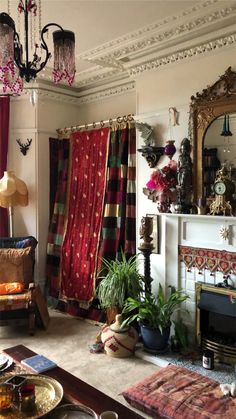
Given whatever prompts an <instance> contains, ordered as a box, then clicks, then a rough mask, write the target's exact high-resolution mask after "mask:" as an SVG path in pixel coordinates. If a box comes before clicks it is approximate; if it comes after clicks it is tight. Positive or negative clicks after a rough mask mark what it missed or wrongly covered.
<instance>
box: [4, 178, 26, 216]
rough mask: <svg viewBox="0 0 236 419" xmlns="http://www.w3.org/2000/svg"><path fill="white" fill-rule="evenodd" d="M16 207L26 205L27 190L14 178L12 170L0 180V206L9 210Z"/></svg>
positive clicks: (20, 181) (23, 183)
mask: <svg viewBox="0 0 236 419" xmlns="http://www.w3.org/2000/svg"><path fill="white" fill-rule="evenodd" d="M17 205H21V206H22V207H26V206H27V205H28V189H27V186H26V184H25V182H23V180H21V179H19V178H18V177H16V176H15V174H14V172H13V171H12V170H8V171H6V172H4V175H3V177H2V178H1V179H0V206H1V207H3V208H9V207H15V206H17Z"/></svg>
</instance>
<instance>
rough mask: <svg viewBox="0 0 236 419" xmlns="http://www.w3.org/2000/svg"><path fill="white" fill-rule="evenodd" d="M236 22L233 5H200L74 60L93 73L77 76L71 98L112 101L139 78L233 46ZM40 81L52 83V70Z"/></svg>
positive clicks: (211, 2) (217, 1)
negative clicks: (82, 62) (111, 98)
mask: <svg viewBox="0 0 236 419" xmlns="http://www.w3.org/2000/svg"><path fill="white" fill-rule="evenodd" d="M235 22H236V1H231V0H225V1H224V2H222V1H220V0H208V1H202V2H199V3H198V4H196V5H195V6H194V7H192V8H189V9H187V10H185V11H183V12H182V13H181V14H179V15H176V16H170V17H168V18H166V19H163V20H159V21H157V22H154V23H153V24H152V25H149V26H147V27H144V28H141V29H140V30H138V31H135V32H132V33H129V34H127V35H126V36H123V37H120V38H118V39H115V40H112V41H111V42H109V43H106V44H103V45H100V46H99V47H98V48H95V49H93V50H90V51H87V52H86V53H83V54H80V55H79V56H77V57H76V58H77V67H78V69H79V62H80V60H86V61H88V62H90V64H91V67H90V68H88V69H87V70H85V71H82V72H79V71H78V75H77V77H76V81H75V84H74V86H73V92H74V94H75V95H76V96H77V98H78V101H80V103H88V102H91V101H93V99H92V98H94V100H98V99H97V98H99V99H101V98H102V97H108V96H109V92H110V95H113V94H114V92H115V91H116V90H117V91H119V92H122V91H123V92H125V91H126V90H125V89H124V87H122V86H125V85H128V82H130V80H133V79H134V78H135V77H137V76H138V75H140V74H142V73H143V72H147V71H150V70H152V71H153V70H155V69H159V68H160V67H163V66H166V65H169V64H172V63H178V62H181V61H183V60H186V59H188V60H189V59H191V58H193V57H195V56H197V55H202V54H208V53H212V51H214V50H215V49H219V48H224V47H230V46H234V45H235V41H236V38H235V37H236V24H235ZM43 80H45V81H46V82H49V81H50V80H51V70H50V69H48V70H47V71H46V72H44V78H43ZM132 83H133V82H131V84H132ZM111 84H112V88H111V87H109V86H110V85H111ZM91 91H92V93H91ZM97 91H99V93H97ZM102 91H103V92H105V93H104V95H103V94H102ZM116 94H117V93H116ZM118 94H121V93H118ZM102 95H103V96H102ZM86 96H87V97H88V98H87V99H86Z"/></svg>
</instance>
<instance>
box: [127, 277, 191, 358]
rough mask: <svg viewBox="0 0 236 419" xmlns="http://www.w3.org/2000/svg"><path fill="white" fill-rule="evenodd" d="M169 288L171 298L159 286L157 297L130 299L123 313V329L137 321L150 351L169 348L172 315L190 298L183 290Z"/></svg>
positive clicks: (145, 344) (146, 296)
mask: <svg viewBox="0 0 236 419" xmlns="http://www.w3.org/2000/svg"><path fill="white" fill-rule="evenodd" d="M169 288H170V295H169V296H165V294H164V291H163V288H162V286H161V284H159V288H158V292H157V295H152V294H151V295H150V294H148V293H146V294H145V296H144V298H141V299H140V298H138V299H135V298H130V297H129V298H128V299H127V301H126V303H125V305H124V308H123V311H122V315H123V318H124V321H123V322H122V327H125V326H127V325H128V324H130V323H132V322H133V321H135V320H137V321H138V322H139V323H140V331H141V336H142V339H143V343H144V346H145V348H147V350H150V351H154V352H155V351H162V350H164V349H165V348H166V347H167V343H168V339H169V336H170V326H171V319H172V315H173V313H174V312H175V311H176V310H177V309H179V308H180V304H181V303H183V302H184V301H185V300H186V299H187V298H189V297H188V295H187V294H186V293H185V292H183V290H181V289H176V288H175V287H172V286H170V287H169Z"/></svg>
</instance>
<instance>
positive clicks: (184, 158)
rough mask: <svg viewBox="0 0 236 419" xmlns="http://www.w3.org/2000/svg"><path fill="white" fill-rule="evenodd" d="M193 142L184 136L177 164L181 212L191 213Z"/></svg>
mask: <svg viewBox="0 0 236 419" xmlns="http://www.w3.org/2000/svg"><path fill="white" fill-rule="evenodd" d="M190 153H191V144H190V141H189V139H188V138H184V139H183V140H182V141H181V143H180V155H179V159H178V165H177V178H178V186H177V189H178V196H179V205H180V206H181V212H182V213H184V214H189V213H190V208H191V197H192V176H193V175H192V169H193V164H192V159H191V156H190Z"/></svg>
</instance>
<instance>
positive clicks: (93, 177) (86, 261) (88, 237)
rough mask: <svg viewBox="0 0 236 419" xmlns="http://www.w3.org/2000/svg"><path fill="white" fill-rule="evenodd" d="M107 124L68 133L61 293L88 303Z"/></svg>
mask: <svg viewBox="0 0 236 419" xmlns="http://www.w3.org/2000/svg"><path fill="white" fill-rule="evenodd" d="M109 137H110V130H109V128H101V129H98V130H92V131H84V132H77V133H74V134H72V137H71V147H72V153H71V172H70V176H71V180H70V185H69V188H70V192H69V202H68V216H67V228H66V233H65V238H64V241H63V245H62V252H61V296H60V298H61V299H63V300H66V301H68V300H74V301H79V302H80V303H82V305H84V306H88V305H89V302H90V301H92V300H93V297H94V293H95V278H96V270H97V260H98V258H97V256H98V246H99V237H100V230H101V225H102V216H103V203H104V195H105V184H106V167H107V154H108V144H109Z"/></svg>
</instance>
